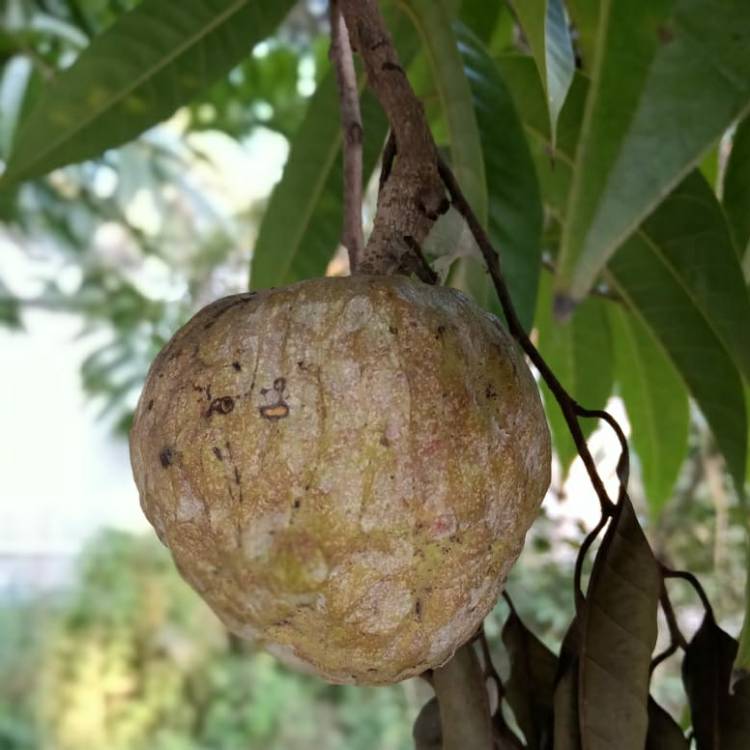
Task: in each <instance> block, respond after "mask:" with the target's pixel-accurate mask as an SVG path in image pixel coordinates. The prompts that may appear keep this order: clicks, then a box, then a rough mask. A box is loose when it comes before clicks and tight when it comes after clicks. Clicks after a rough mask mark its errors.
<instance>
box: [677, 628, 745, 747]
mask: <svg viewBox="0 0 750 750" xmlns="http://www.w3.org/2000/svg"><path fill="white" fill-rule="evenodd" d="M736 653H737V641H735V640H734V638H732V637H731V636H730V635H729V634H728V633H725V632H724V631H723V630H722V629H721V628H720V627H719V626H718V625H717V624H716V621H715V620H714V618H713V616H712V615H711V613H706V616H705V617H704V619H703V623H702V625H701V627H700V628H699V629H698V631H697V632H696V634H695V635H694V636H693V639H692V640H691V641H690V643H689V644H688V647H687V650H686V651H685V659H684V661H683V664H682V679H683V682H684V683H685V691H686V692H687V695H688V699H689V701H690V712H691V716H692V723H693V732H694V733H695V739H696V743H697V747H698V750H744V748H747V747H750V678H748V677H745V678H743V679H741V680H740V681H739V682H738V683H737V684H736V685H735V686H734V689H733V690H730V680H731V675H732V662H733V661H734V658H735V655H736Z"/></svg>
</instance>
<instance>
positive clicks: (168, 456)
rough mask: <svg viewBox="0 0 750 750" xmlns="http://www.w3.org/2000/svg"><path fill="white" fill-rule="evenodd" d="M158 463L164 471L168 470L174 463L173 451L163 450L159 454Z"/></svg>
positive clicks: (169, 449)
mask: <svg viewBox="0 0 750 750" xmlns="http://www.w3.org/2000/svg"><path fill="white" fill-rule="evenodd" d="M159 461H160V462H161V465H162V466H163V467H164V468H165V469H167V468H169V467H170V466H171V465H172V462H173V461H174V451H173V450H172V449H171V448H164V450H162V452H161V453H160V454H159Z"/></svg>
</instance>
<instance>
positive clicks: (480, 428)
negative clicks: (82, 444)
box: [131, 276, 550, 684]
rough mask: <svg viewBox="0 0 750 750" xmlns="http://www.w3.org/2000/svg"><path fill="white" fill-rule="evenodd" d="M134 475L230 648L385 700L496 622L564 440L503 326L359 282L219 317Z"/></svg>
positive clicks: (147, 405)
mask: <svg viewBox="0 0 750 750" xmlns="http://www.w3.org/2000/svg"><path fill="white" fill-rule="evenodd" d="M131 460H132V465H133V472H134V475H135V479H136V483H137V485H138V489H139V491H140V497H141V505H142V507H143V510H144V511H145V513H146V516H147V517H148V519H149V520H150V522H151V523H152V524H153V526H154V528H155V529H156V531H157V533H158V535H159V537H160V538H161V540H162V541H163V542H164V543H165V544H166V545H167V546H168V547H169V548H170V550H171V551H172V554H173V556H174V559H175V562H176V564H177V566H178V568H179V570H180V572H181V573H182V575H183V576H184V577H185V578H186V579H187V581H189V583H190V584H191V585H192V586H193V587H194V588H195V589H196V590H197V591H198V592H199V593H200V595H201V596H202V597H203V598H204V599H205V600H206V601H207V602H208V604H209V605H210V606H211V607H212V609H213V610H214V611H215V612H216V613H217V614H218V616H219V617H220V618H221V619H222V620H223V621H224V623H225V624H226V625H227V627H228V628H229V629H230V630H232V631H233V632H234V633H236V634H238V635H240V636H244V637H248V638H253V639H256V640H257V641H259V642H260V643H262V644H263V645H264V646H265V647H266V648H268V649H269V650H270V651H271V652H272V653H275V654H277V655H278V656H280V657H281V658H282V659H284V660H286V661H287V662H290V663H294V664H296V665H300V666H304V667H306V668H307V669H309V670H311V671H313V672H315V673H317V674H319V675H321V676H323V677H325V678H326V679H329V680H331V681H334V682H356V683H369V684H384V683H391V682H395V681H398V680H401V679H404V678H406V677H410V676H413V675H416V674H419V673H421V672H424V671H425V670H426V669H430V668H434V667H437V666H439V665H441V664H443V663H444V662H445V661H447V660H448V659H449V658H450V657H451V655H452V654H453V653H454V651H455V650H456V649H457V648H458V647H459V646H461V645H462V644H463V643H464V642H466V641H467V640H468V639H469V638H470V637H471V636H472V635H473V633H474V632H475V631H476V629H477V627H478V626H479V624H480V623H481V622H482V620H483V618H484V617H485V616H486V615H487V613H488V612H489V611H490V609H492V607H493V606H494V604H495V602H496V601H497V597H498V595H499V593H500V591H501V588H502V585H503V583H504V581H505V578H506V576H507V574H508V571H509V569H510V567H511V565H512V564H513V562H514V561H515V559H516V558H517V556H518V554H519V553H520V551H521V548H522V546H523V540H524V536H525V534H526V531H527V530H528V528H529V526H530V525H531V523H532V521H533V520H534V518H535V516H536V514H537V511H538V508H539V504H540V502H541V500H542V497H543V495H544V493H545V491H546V489H547V487H548V485H549V478H550V440H549V431H548V428H547V422H546V420H545V416H544V413H543V410H542V406H541V403H540V399H539V395H538V392H537V388H536V384H535V382H534V379H533V377H532V375H531V373H530V371H529V369H528V368H527V366H526V364H525V362H524V359H523V357H522V355H521V353H520V352H519V350H518V349H517V347H516V345H515V343H514V342H513V341H512V340H511V339H510V337H509V336H508V334H507V333H506V332H505V331H504V329H503V328H502V327H501V326H500V324H499V323H498V321H497V320H496V319H495V318H493V317H492V316H490V315H488V314H487V313H485V312H483V311H482V310H480V309H479V308H478V307H476V306H475V305H474V304H473V303H471V302H470V301H469V300H467V298H466V297H464V296H463V295H462V294H461V293H459V292H457V291H455V290H452V289H447V288H441V287H431V286H427V285H424V284H422V283H419V282H414V281H410V280H409V279H406V278H402V277H367V276H358V277H353V278H344V279H342V278H326V279H316V280H312V281H305V282H302V283H299V284H295V285H293V286H290V287H286V288H283V289H276V290H269V291H264V292H258V293H253V294H241V295H237V296H233V297H227V298H225V299H221V300H219V301H218V302H215V303H213V304H211V305H209V306H208V307H206V308H204V309H203V310H201V311H200V312H199V313H198V314H197V315H196V316H195V317H194V318H193V319H192V320H191V321H190V322H189V323H187V325H185V326H184V327H183V328H182V329H181V330H179V331H178V332H177V333H176V334H175V336H174V337H173V338H172V340H171V341H170V342H169V343H168V344H167V346H166V347H165V348H164V349H163V351H162V352H161V353H160V354H159V356H158V358H157V359H156V361H155V362H154V364H153V366H152V368H151V371H150V373H149V375H148V379H147V382H146V385H145V388H144V391H143V394H142V396H141V399H140V402H139V405H138V409H137V411H136V416H135V424H134V427H133V430H132V433H131Z"/></svg>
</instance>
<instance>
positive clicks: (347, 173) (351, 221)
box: [329, 0, 365, 273]
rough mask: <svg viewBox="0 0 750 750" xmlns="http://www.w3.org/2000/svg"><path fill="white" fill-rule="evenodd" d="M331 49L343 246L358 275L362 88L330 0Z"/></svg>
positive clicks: (342, 25) (337, 9) (336, 2)
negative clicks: (340, 166) (338, 121)
mask: <svg viewBox="0 0 750 750" xmlns="http://www.w3.org/2000/svg"><path fill="white" fill-rule="evenodd" d="M330 19H331V49H330V52H329V57H330V59H331V63H332V64H333V67H334V70H335V71H336V82H337V84H338V90H339V111H340V113H341V130H342V138H343V160H344V223H343V227H342V232H341V243H342V244H343V245H344V247H345V248H346V249H347V251H348V253H349V268H350V270H351V273H356V271H357V266H358V264H359V261H360V258H361V257H362V252H363V250H364V247H365V239H364V233H363V231H362V189H363V188H362V176H363V175H362V140H363V137H364V129H363V127H362V113H361V112H360V108H359V87H358V85H357V71H356V70H355V68H354V56H353V55H352V47H351V43H350V41H349V31H348V29H347V28H346V23H344V18H343V16H342V15H341V8H340V7H339V0H331V6H330Z"/></svg>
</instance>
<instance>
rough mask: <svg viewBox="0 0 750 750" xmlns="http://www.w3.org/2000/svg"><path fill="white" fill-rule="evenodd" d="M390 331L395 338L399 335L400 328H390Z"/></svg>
mask: <svg viewBox="0 0 750 750" xmlns="http://www.w3.org/2000/svg"><path fill="white" fill-rule="evenodd" d="M388 330H389V331H390V332H391V333H392V334H393V335H394V336H395V335H396V334H397V333H398V328H396V326H389V327H388Z"/></svg>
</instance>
